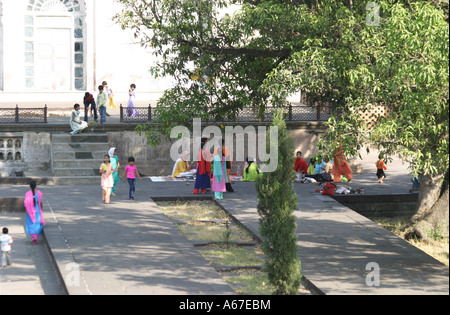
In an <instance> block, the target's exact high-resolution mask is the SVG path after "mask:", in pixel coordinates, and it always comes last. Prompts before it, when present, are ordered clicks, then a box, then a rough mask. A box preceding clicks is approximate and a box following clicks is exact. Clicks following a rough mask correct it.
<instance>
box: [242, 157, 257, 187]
mask: <svg viewBox="0 0 450 315" xmlns="http://www.w3.org/2000/svg"><path fill="white" fill-rule="evenodd" d="M259 174H260V173H259V168H258V165H256V162H255V160H254V159H252V158H247V166H246V167H245V169H244V181H245V182H254V181H256V179H257V178H258V176H259Z"/></svg>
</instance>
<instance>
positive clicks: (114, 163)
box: [108, 148, 120, 194]
mask: <svg viewBox="0 0 450 315" xmlns="http://www.w3.org/2000/svg"><path fill="white" fill-rule="evenodd" d="M115 150H116V148H111V149H110V150H109V152H108V154H109V161H110V162H111V164H112V167H113V170H115V169H116V168H117V165H119V157H118V156H117V155H114V151H115ZM112 176H113V180H114V186H113V187H112V189H111V194H115V193H116V189H117V184H119V183H120V175H119V170H117V171H116V172H113V173H112Z"/></svg>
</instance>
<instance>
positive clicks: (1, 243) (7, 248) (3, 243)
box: [0, 227, 14, 268]
mask: <svg viewBox="0 0 450 315" xmlns="http://www.w3.org/2000/svg"><path fill="white" fill-rule="evenodd" d="M2 233H3V234H2V235H1V236H0V247H1V248H0V249H1V252H2V268H5V267H6V266H11V265H12V258H11V245H12V243H13V242H14V239H13V238H12V236H11V235H9V234H8V233H9V230H8V228H6V227H4V228H3V230H2Z"/></svg>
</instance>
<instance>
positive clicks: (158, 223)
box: [0, 171, 449, 295]
mask: <svg viewBox="0 0 450 315" xmlns="http://www.w3.org/2000/svg"><path fill="white" fill-rule="evenodd" d="M372 173H373V172H372V171H368V172H365V173H364V174H362V175H358V176H356V178H355V180H354V182H352V185H353V186H354V187H355V188H358V187H359V186H361V185H363V186H364V187H365V189H366V193H371V194H375V195H376V194H385V193H388V192H391V193H400V192H407V190H408V188H409V176H407V175H405V173H404V172H400V171H399V173H398V174H395V172H394V171H392V172H391V173H389V174H388V176H389V182H388V181H386V184H384V185H379V184H377V183H376V178H375V177H373V176H374V174H372ZM388 183H389V184H388ZM192 188H193V183H192V182H191V183H177V182H170V183H168V182H165V183H152V182H151V181H150V180H149V179H145V180H144V181H143V182H142V183H141V182H138V185H137V191H136V201H134V202H132V201H128V200H127V189H128V185H127V184H121V185H119V189H118V194H119V196H117V197H115V198H114V199H113V202H112V204H110V205H104V204H103V203H102V202H101V199H100V198H101V197H100V187H99V185H93V186H74V187H62V186H42V187H40V189H41V190H42V191H43V193H44V197H45V202H44V204H45V216H46V219H47V226H46V229H45V234H46V237H47V240H48V243H49V245H50V247H51V249H52V253H53V256H54V259H55V260H56V261H57V263H58V266H59V270H60V272H61V274H62V278H63V279H64V280H65V284H66V287H67V291H69V294H94V295H97V294H162V295H170V294H194V295H197V294H233V292H232V290H231V289H230V287H229V286H228V285H227V284H226V282H225V281H224V280H223V279H222V278H221V277H220V276H219V275H218V274H217V272H215V270H214V269H213V268H212V267H211V266H210V265H208V264H207V263H206V261H205V260H204V259H203V258H202V257H201V255H200V254H199V253H198V252H197V251H196V250H195V248H194V247H193V245H192V243H190V242H189V241H187V240H186V239H185V238H184V236H182V234H181V233H180V232H179V231H178V229H177V228H176V227H175V226H174V225H173V224H172V222H171V221H170V220H169V219H168V218H167V217H166V216H165V215H164V214H163V213H162V211H161V210H160V209H159V208H158V207H157V206H156V204H155V203H154V202H153V201H151V200H150V199H149V196H150V197H154V198H156V197H192ZM234 188H235V189H236V192H235V193H232V194H231V193H227V194H225V199H224V200H223V201H221V202H220V204H221V205H222V206H223V207H224V208H225V209H226V210H228V211H229V212H230V213H231V214H233V216H235V217H236V218H237V219H238V220H239V221H240V222H242V223H243V224H244V225H245V226H247V227H248V228H249V229H250V230H251V231H252V232H253V233H255V234H256V235H259V227H258V219H259V218H258V214H257V211H256V205H257V200H256V191H255V188H254V183H244V182H237V183H235V184H234ZM316 188H317V186H316V185H314V184H296V185H295V189H296V192H297V194H298V196H299V210H298V211H295V216H296V220H297V225H298V228H297V234H298V239H299V241H298V245H299V256H300V259H301V262H302V273H303V274H304V276H305V277H306V278H307V279H308V280H309V281H310V282H311V283H312V285H313V286H315V287H316V288H317V291H318V292H321V293H324V294H417V295H423V294H448V292H449V285H448V283H449V273H448V268H447V267H446V266H444V265H442V264H441V263H439V262H437V261H436V260H434V259H433V258H431V257H430V256H428V255H426V254H425V253H423V252H421V251H420V250H418V249H416V248H415V247H413V246H412V245H410V244H408V243H407V242H405V241H403V240H401V239H400V238H398V237H396V236H395V235H393V234H392V233H390V232H388V231H387V230H385V229H383V228H381V227H379V226H378V225H376V224H375V223H373V222H372V221H370V220H368V219H366V218H365V217H363V216H361V215H359V214H357V213H356V212H354V211H351V210H350V209H348V208H346V207H344V206H342V205H340V204H339V203H337V202H336V201H334V200H333V199H331V198H328V197H324V196H321V195H320V194H319V193H317V192H315V191H314V190H315V189H316ZM27 189H28V188H27V187H24V186H5V185H3V186H2V189H1V190H0V198H1V197H6V196H8V197H11V196H18V197H20V196H23V195H24V194H25V192H26V191H27ZM207 196H208V197H212V193H211V192H209V193H208V194H207ZM8 216H9V215H8ZM4 218H5V216H4V215H0V225H4V224H3V222H4V221H3V220H4ZM11 220H14V219H13V218H11ZM6 223H8V222H6ZM8 224H9V223H8ZM11 225H12V226H16V227H19V226H22V223H19V222H16V223H14V222H13V223H11ZM15 233H18V234H20V233H22V232H20V231H15ZM19 238H20V237H19ZM23 239H25V236H23ZM24 242H25V241H24ZM20 246H21V245H20V243H18V244H17V247H16V249H15V257H16V259H17V263H18V266H17V267H14V268H17V269H13V268H11V269H8V270H7V272H9V274H2V279H0V280H1V283H2V290H3V292H2V293H3V294H10V293H17V291H14V288H13V287H12V286H11V285H8V281H13V280H14V281H20V280H17V279H22V277H23V276H25V275H27V276H28V277H30V279H31V280H30V281H28V282H27V283H26V285H25V283H22V284H21V285H20V288H21V290H23V291H20V292H19V293H22V294H26V293H28V294H43V293H47V292H45V289H43V287H42V285H41V288H39V286H38V283H39V282H42V281H40V280H38V277H40V273H41V271H40V270H39V268H36V267H35V268H34V269H33V268H28V269H26V268H20V269H19V267H20V266H22V265H25V266H28V267H30V266H32V265H33V263H32V261H31V260H28V261H26V262H23V263H20V264H19V262H20V255H23V256H24V254H23V253H25V252H27V251H28V249H26V248H24V247H22V249H21V248H20ZM23 246H25V245H23ZM19 252H22V254H19ZM371 262H374V263H376V264H378V266H379V267H380V286H379V287H369V286H367V285H366V277H367V275H368V274H369V272H370V270H369V271H367V270H366V267H367V264H368V263H371ZM34 265H35V266H36V265H39V264H36V263H35V264H34ZM78 271H79V272H78ZM36 275H37V276H36ZM5 280H6V282H7V283H6V284H5Z"/></svg>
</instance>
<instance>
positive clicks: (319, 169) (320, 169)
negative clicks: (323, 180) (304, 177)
mask: <svg viewBox="0 0 450 315" xmlns="http://www.w3.org/2000/svg"><path fill="white" fill-rule="evenodd" d="M315 159H316V163H317V164H316V170H315V175H318V174H320V175H321V174H323V172H324V171H325V165H326V164H327V163H325V162H324V161H323V158H322V156H320V155H317V156H316V158H315Z"/></svg>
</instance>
